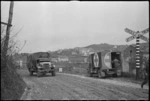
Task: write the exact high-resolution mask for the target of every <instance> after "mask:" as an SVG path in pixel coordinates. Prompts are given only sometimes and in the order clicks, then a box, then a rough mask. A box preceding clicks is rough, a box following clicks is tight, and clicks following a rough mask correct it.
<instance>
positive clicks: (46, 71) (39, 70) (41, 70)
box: [38, 69, 55, 73]
mask: <svg viewBox="0 0 150 101" xmlns="http://www.w3.org/2000/svg"><path fill="white" fill-rule="evenodd" d="M53 71H55V70H54V69H38V72H40V73H43V72H45V73H49V72H53Z"/></svg>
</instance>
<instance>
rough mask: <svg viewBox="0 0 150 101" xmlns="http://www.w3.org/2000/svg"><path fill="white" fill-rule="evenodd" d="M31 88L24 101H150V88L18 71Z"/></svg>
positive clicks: (62, 75) (107, 80) (88, 78)
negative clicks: (149, 100)
mask: <svg viewBox="0 0 150 101" xmlns="http://www.w3.org/2000/svg"><path fill="white" fill-rule="evenodd" d="M17 72H18V74H19V75H21V76H22V78H23V79H24V81H25V82H26V83H27V84H28V87H29V88H30V89H29V90H28V93H27V94H26V97H24V100H148V99H149V89H141V88H140V85H136V84H132V83H131V84H130V83H129V84H128V83H127V84H126V83H124V82H121V81H114V80H109V79H98V78H90V77H83V76H75V75H71V74H64V73H57V74H56V76H51V74H47V75H46V76H42V77H36V74H35V75H34V76H29V72H28V71H27V70H18V71H17Z"/></svg>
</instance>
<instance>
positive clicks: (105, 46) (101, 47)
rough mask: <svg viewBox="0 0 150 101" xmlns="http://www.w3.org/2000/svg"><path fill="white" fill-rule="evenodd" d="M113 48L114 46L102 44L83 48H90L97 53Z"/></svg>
mask: <svg viewBox="0 0 150 101" xmlns="http://www.w3.org/2000/svg"><path fill="white" fill-rule="evenodd" d="M113 47H114V45H110V44H106V43H102V44H92V45H89V46H86V47H84V48H92V49H93V50H95V51H96V52H98V51H103V50H108V49H111V48H113Z"/></svg>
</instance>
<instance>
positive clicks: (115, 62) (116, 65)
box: [112, 58, 120, 68]
mask: <svg viewBox="0 0 150 101" xmlns="http://www.w3.org/2000/svg"><path fill="white" fill-rule="evenodd" d="M112 63H113V64H114V68H119V67H120V61H119V60H118V59H117V58H115V59H114V60H113V61H112Z"/></svg>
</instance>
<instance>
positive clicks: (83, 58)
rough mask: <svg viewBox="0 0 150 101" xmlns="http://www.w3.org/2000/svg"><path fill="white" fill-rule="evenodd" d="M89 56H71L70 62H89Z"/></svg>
mask: <svg viewBox="0 0 150 101" xmlns="http://www.w3.org/2000/svg"><path fill="white" fill-rule="evenodd" d="M87 62H88V61H87V56H70V57H69V63H87Z"/></svg>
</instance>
